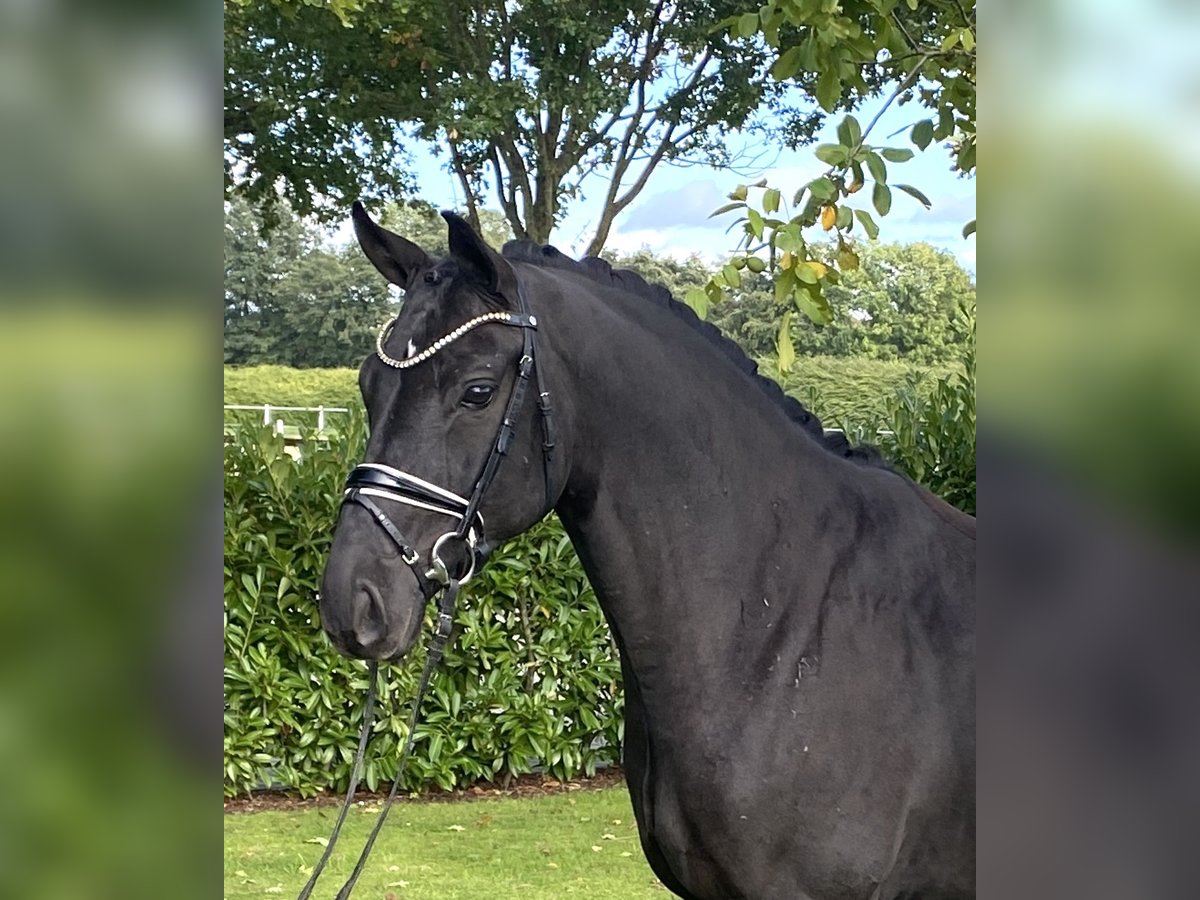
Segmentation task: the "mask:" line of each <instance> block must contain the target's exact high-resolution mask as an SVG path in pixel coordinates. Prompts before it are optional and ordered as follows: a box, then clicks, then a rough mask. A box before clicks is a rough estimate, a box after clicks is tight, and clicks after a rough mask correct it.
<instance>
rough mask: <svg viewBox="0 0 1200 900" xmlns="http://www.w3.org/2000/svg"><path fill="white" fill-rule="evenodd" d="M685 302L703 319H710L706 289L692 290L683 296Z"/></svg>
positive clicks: (695, 288)
mask: <svg viewBox="0 0 1200 900" xmlns="http://www.w3.org/2000/svg"><path fill="white" fill-rule="evenodd" d="M683 302H684V303H686V304H687V305H688V306H690V307H691V308H692V312H694V313H695V314H696V315H697V316H699V317H700V318H701V319H707V318H708V294H706V293H705V292H704V288H698V287H694V288H691V289H690V290H689V291H688V292H687V293H686V294H684V295H683Z"/></svg>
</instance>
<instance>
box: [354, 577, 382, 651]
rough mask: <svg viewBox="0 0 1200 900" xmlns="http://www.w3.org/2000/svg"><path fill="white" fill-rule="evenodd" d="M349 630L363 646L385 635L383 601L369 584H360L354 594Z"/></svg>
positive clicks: (369, 644)
mask: <svg viewBox="0 0 1200 900" xmlns="http://www.w3.org/2000/svg"><path fill="white" fill-rule="evenodd" d="M350 630H351V631H352V632H353V634H354V636H355V639H356V640H357V641H358V643H359V644H361V645H362V646H364V647H368V646H371V645H372V644H375V643H376V642H378V641H380V640H382V639H383V638H384V637H385V636H386V635H387V624H386V622H385V621H384V615H383V601H382V600H381V599H380V597H379V594H378V592H377V591H376V590H375V588H374V587H372V586H371V585H370V584H367V583H363V584H361V585H360V586H359V589H358V590H357V591H356V592H355V594H354V599H353V600H352V601H351V607H350Z"/></svg>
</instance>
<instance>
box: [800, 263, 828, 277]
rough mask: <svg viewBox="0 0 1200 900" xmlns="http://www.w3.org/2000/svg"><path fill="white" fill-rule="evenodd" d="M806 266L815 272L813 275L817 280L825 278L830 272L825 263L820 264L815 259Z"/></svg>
mask: <svg viewBox="0 0 1200 900" xmlns="http://www.w3.org/2000/svg"><path fill="white" fill-rule="evenodd" d="M805 265H806V266H808V267H809V268H810V269H812V270H813V274H814V275H816V276H817V278H824V277H825V273H826V272H828V271H829V266H827V265H825V263H819V262H817V261H816V260H815V259H810V260H808V261H807V262H806V263H805Z"/></svg>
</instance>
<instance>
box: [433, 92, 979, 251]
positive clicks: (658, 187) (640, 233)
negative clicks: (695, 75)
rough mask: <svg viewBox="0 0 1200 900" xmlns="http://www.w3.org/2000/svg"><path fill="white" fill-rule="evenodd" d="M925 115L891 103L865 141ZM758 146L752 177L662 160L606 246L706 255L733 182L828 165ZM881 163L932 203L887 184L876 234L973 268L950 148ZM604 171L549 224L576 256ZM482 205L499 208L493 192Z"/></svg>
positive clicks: (437, 161) (966, 209) (441, 183)
mask: <svg viewBox="0 0 1200 900" xmlns="http://www.w3.org/2000/svg"><path fill="white" fill-rule="evenodd" d="M882 105H883V98H879V99H877V100H875V101H873V102H872V103H870V104H867V105H866V106H865V107H864V108H863V109H861V110H859V111H858V112H857V113H856V116H857V118H858V120H859V122H860V123H861V124H862V125H863V126H864V127H865V126H866V124H867V123H868V122H869V121H870V120H871V118H872V117H873V116H874V115H875V113H876V111H878V109H879V107H880V106H882ZM925 117H926V116H925V115H922V111H921V109H920V107H918V106H917V105H916V104H915V103H914V104H908V105H906V106H896V105H893V106H892V107H890V108H889V109H888V110H887V111H886V112H885V113H884V115H883V117H882V118H881V119H880V120H879V122H878V123H877V124H876V126H875V128H874V130H873V131H872V132H871V135H870V137H869V138H868V142H869V143H873V144H876V145H879V144H883V145H886V146H901V147H911V146H912V145H911V143H910V142H909V141H908V137H907V135H906V134H901V135H897V136H896V137H894V138H891V139H889V138H888V135H890V134H891V133H892V132H895V131H897V130H899V129H906V128H907V127H909V126H911V125H912V124H913V123H914V122H915V121H917V120H919V119H921V118H925ZM840 118H841V117H840V115H839V116H835V117H833V119H832V120H831V122H830V124H828V125H827V126H826V128H825V130H824V131H823V132H822V134H821V135H820V137H819V141H820V142H826V141H836V138H835V137H834V128H835V126H836V122H837V121H838V120H840ZM754 140H756V139H755V138H752V137H743V136H742V135H740V134H737V133H734V134H731V135H730V139H729V144H730V148H731V149H732V150H734V151H738V150H743V149H749V150H751V151H754V152H760V153H761V150H762V148H761V147H747V144H748V143H749V142H750V141H754ZM914 149H915V148H914ZM763 155H764V156H766V158H764V159H762V170H761V172H758V171H756V174H754V175H753V176H750V177H747V176H746V175H745V174H742V175H737V174H734V173H732V172H729V171H721V170H717V169H712V168H708V167H705V166H699V165H689V166H686V167H674V166H668V165H662V166H660V167H659V168H658V169H657V170H655V172H654V174H653V175H651V176H650V180H649V181H648V182H647V184H646V187H645V189H644V190H643V191H642V193H641V194H640V195H639V196H638V197H637V199H635V200H634V201H633V203H631V204H630V206H629V207H628V208H627V209H626V210H625V211H624V212H623V213H622V215H621V216H619V217H618V219H617V222H616V225H615V227H614V229H613V231H612V232H611V234H610V236H609V239H608V242H607V244H606V246H607V247H608V248H609V249H613V250H621V251H633V250H637V249H639V248H641V247H648V248H650V249H651V250H653V251H655V252H656V253H664V254H669V255H672V256H677V257H684V256H688V255H689V254H692V253H698V254H700V255H701V256H703V257H705V258H706V259H710V260H713V259H718V258H720V257H722V256H724V255H726V254H728V253H730V252H732V251H733V250H734V248H735V246H736V243H737V235H736V233H734V232H731V233H730V234H726V233H725V231H726V229H727V228H728V226H729V223H730V222H731V221H732V220H733V219H734V218H736V217H735V216H722V217H719V218H717V219H709V218H708V214H709V213H710V212H712V211H713V210H714V209H716V208H717V207H719V206H721V205H722V204H724V203H726V202H728V201H727V197H726V195H727V194H728V193H729V192H730V191H731V190H733V189H734V187H735V186H736V185H738V184H739V183H742V182H745V181H757V180H758V179H759V178H764V177H765V178H767V179H768V180H769V181H770V183H771V184H772V185H773V186H776V187H779V188H781V189H783V192H784V195H785V197H788V196H790V195H791V193H793V192H794V191H795V189H796V188H798V187H799V186H800V185H801V184H803V183H805V182H807V181H809V180H811V179H812V178H815V177H816V176H817V175H819V174H821V172H822V171H824V170H825V168H826V166H825V165H824V164H823V163H821V162H819V161H818V160H817V159H816V158H815V157H814V156H813V148H812V147H808V148H802V149H800V150H797V151H789V150H783V149H781V150H780V151H779V152H778V154H774V153H771V154H770V155H766V154H763ZM413 157H414V159H413V162H414V167H415V171H416V175H417V183H418V185H419V193H420V196H421V197H422V198H423V199H425V200H428V201H429V202H430V203H433V204H434V205H436V206H440V207H443V208H445V207H461V206H462V205H463V204H462V203H461V202H460V200H461V195H460V192H459V189H458V185H457V181H456V180H455V178H454V177H453V176H452V175H451V174H450V173H449V172H448V171H447V170H446V168H445V156H442V157H441V158H437V157H434V156H433V155H432V154H431V153H429V152H427V151H424V150H420V149H418V150H414V153H413ZM772 157H774V158H773V159H772ZM888 172H889V175H888V180H889V181H891V182H901V183H906V184H912V185H914V186H916V187H917V188H919V189H920V190H921V191H923V192H924V193H925V195H926V196H928V197H929V199H930V200H931V202H932V207H933V208H932V209H930V210H926V209H925V208H924V207H922V206H921V204H919V203H918V202H917V201H916V200H914V199H912V198H911V197H909V196H908V195H906V194H903V193H901V192H899V191H896V192H893V204H892V210H891V212H890V213H889V215H888V216H887V217H886V218H885V219H882V220H880V226H881V231H880V237H881V239H882V240H886V241H898V242H909V241H927V242H929V243H931V244H934V245H936V246H939V247H944V248H946V249H947V250H949V251H950V252H952V253H954V254H955V255H956V256H957V257H958V259H959V261H960V262H961V263H962V264H963V265H964V266H965V267H966V268H968V269H969V270H970V271H972V272H974V270H975V238H974V236H972V237H970V238H968V239H965V240H964V239H963V237H962V227H963V225H964V224H966V223H967V222H969V221H970V220H971V219H973V218H975V180H974V179H973V178H970V179H964V178H959V177H957V176H955V175H954V174H952V173H951V172H950V157H949V154H948V153H947V151H946V150H945V149H944V148H941V147H938V146H936V145H930V147H929V148H928V149H927V150H926V151H925V152H924V153H920V152H918V153H917V154H916V156H915V157H914V158H913V159H911V160H909V161H908V162H906V163H900V164H896V163H890V164H889V169H888ZM603 177H604V176H603V174H598V175H595V176H593V180H591V181H589V182H587V183H585V185H584V192H585V195H586V196H585V198H584V199H581V200H578V201H576V202H574V203H572V204H571V205H570V206H569V207H568V211H567V215H566V216H565V218H564V219H563V221H562V222H561V223H560V224H559V226H558V227H557V228H556V229H555V231H554V234H553V235H552V236H551V242H552V243H553V244H554V245H555V246H557V247H558V248H559V249H560V250H562V251H564V252H569V253H571V254H572V255H575V256H578V255H581V254H582V252H583V250H584V248H585V247H586V245H587V243H588V241H589V239H590V237H591V235H592V233H593V230H594V228H595V223H596V221H597V219H598V218H599V212H600V203H601V197H602V196H603V193H604V191H603V189H602V188H603V185H604V181H603V180H602V179H603ZM485 205H487V206H489V207H492V208H498V204H496V203H495V202H494V200H492V201H490V202H488V203H486V204H485ZM853 205H856V206H860V207H862V208H866V209H870V208H871V207H870V191H869V190H864V191H862V192H861V193H859V194H856V195H855V203H854V204H853ZM876 218H877V219H878V217H876Z"/></svg>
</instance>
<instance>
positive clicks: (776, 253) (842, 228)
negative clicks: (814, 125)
mask: <svg viewBox="0 0 1200 900" xmlns="http://www.w3.org/2000/svg"><path fill="white" fill-rule="evenodd" d="M725 24H726V25H727V26H728V27H729V28H730V29H731V32H732V33H733V34H736V35H739V36H745V35H750V34H761V35H762V37H763V39H764V40H765V41H766V42H767V43H768V44H769V45H770V46H772V47H773V48H774V49H775V51H776V61H775V64H774V65H773V66H772V69H771V75H772V77H773V78H776V79H781V80H795V81H796V82H798V83H801V84H811V85H812V90H813V92H814V95H815V96H816V98H817V100H818V102H819V103H820V104H821V107H822V109H824V110H825V111H827V112H833V111H834V110H835V109H836V108H838V107H839V106H847V105H850V106H854V105H855V104H856V103H857V102H858V101H860V100H861V99H862V98H863V97H865V96H868V95H869V94H870V93H872V92H873V90H874V88H875V87H876V86H877V85H878V84H879V83H880V81H881V80H882V81H885V82H888V83H891V84H893V85H894V87H893V90H892V92H891V94H890V95H889V96H888V98H887V100H886V102H885V103H884V105H883V109H881V110H879V112H877V113H876V115H875V117H874V118H873V119H872V120H871V121H870V122H868V123H867V124H866V126H865V127H864V126H862V125H861V124H860V123H859V121H858V119H857V118H855V117H854V116H853V115H847V116H845V117H844V118H843V119H842V121H841V123H840V124H839V126H838V129H837V138H838V140H837V143H828V144H822V145H820V146H819V147H817V148H816V151H815V155H816V157H817V159H819V160H820V161H821V162H823V163H825V164H826V165H827V166H828V167H829V168H828V169H827V171H826V172H825V173H824V174H822V175H820V176H818V177H817V178H815V179H813V180H812V181H810V182H808V183H807V184H804V185H801V186H799V188H798V189H796V190H795V191H794V192H793V191H792V190H791V189H790V188H789V189H788V190H787V191H786V193H785V191H784V190H782V189H781V188H779V187H774V186H768V185H767V184H766V182H760V183H759V184H757V185H754V186H753V187H754V189H756V190H757V191H761V193H759V194H756V200H755V203H754V204H751V203H750V200H749V191H750V190H751V186H749V185H739V186H738V187H737V188H735V189H734V191H733V192H731V194H730V200H731V201H732V202H731V203H729V204H728V205H726V206H725V207H722V208H721V209H720V210H718V211H717V212H718V213H724V212H732V211H737V212H738V213H739V214H742V218H741V219H739V221H740V222H741V223H742V228H743V233H744V238H743V241H744V247H745V251H746V252H745V254H744V255H743V256H742V257H740V260H741V262H742V264H743V265H745V264H747V263H748V262H749V260H750V258H751V257H753V256H755V255H756V254H758V253H759V252H761V251H766V261H767V266H768V267H769V269H770V270H771V272H772V275H773V281H774V289H775V297H776V300H777V301H778V302H780V303H781V304H783V305H785V306H787V307H792V308H794V309H796V310H797V311H799V312H801V313H802V314H804V315H805V316H807V317H808V318H810V319H812V320H813V321H816V322H824V323H827V322H830V321H832V319H833V309H832V306H831V302H830V299H829V296H828V291H827V289H828V288H829V287H831V286H834V285H836V284H837V283H838V281H839V280H840V278H841V277H842V275H844V274H845V273H847V272H852V271H854V270H855V269H856V268H857V267H858V265H859V262H860V250H859V249H858V248H857V247H856V246H855V244H854V242H853V241H852V240H851V238H850V236H851V233H852V232H853V231H854V228H855V225H856V223H857V225H858V227H859V230H860V232H861V233H863V234H865V235H866V236H867V237H868V238H869V239H870V240H874V239H876V238H877V237H878V234H879V226H878V225H877V224H876V222H875V219H874V217H873V216H872V214H871V212H870V211H869V210H867V209H865V208H862V207H861V206H860V207H858V208H854V204H853V203H852V202H851V200H850V198H851V197H852V196H853V195H855V194H857V193H858V192H859V191H861V190H863V188H864V187H865V186H866V184H867V181H868V179H869V180H870V181H872V182H873V185H872V187H871V191H870V197H871V205H872V206H873V208H874V211H875V212H876V213H877V214H878V215H880V216H886V215H887V214H888V212H889V211H890V210H891V206H892V195H893V190H899V191H903V192H905V193H907V194H909V195H911V196H912V197H914V198H916V199H917V200H918V201H919V202H921V203H922V204H923V205H925V206H926V207H928V206H929V205H930V204H929V200H928V198H926V197H925V195H924V194H923V193H922V192H921V191H920V190H919V189H918V188H915V187H913V186H912V185H907V184H897V183H894V182H891V181H889V172H888V163H902V162H905V161H906V160H908V159H910V158H911V157H912V156H913V150H911V149H909V148H907V147H880V146H873V145H871V144H868V143H867V138H868V137H870V135H871V132H872V129H873V128H874V126H875V123H876V122H878V120H879V117H880V115H882V113H883V110H884V109H886V108H887V107H888V106H890V105H891V104H892V103H895V102H899V103H901V104H904V103H908V102H913V101H917V102H918V103H919V105H920V107H922V109H921V112H920V113H919V114H917V115H915V116H914V122H913V124H912V125H911V126H910V127H909V128H908V138H909V140H910V141H911V143H912V144H913V145H914V146H915V147H916V148H917V149H918V150H922V151H923V150H925V149H926V148H927V147H929V146H930V144H931V143H932V142H934V141H937V142H944V143H945V144H946V145H947V146H948V148H949V150H950V157H951V162H952V166H953V168H954V169H955V170H956V171H959V172H960V173H962V174H964V175H970V174H973V173H974V171H975V146H976V127H975V94H976V88H975V71H976V35H975V5H974V3H967V4H964V3H963V2H961V0H906V2H905V3H904V4H901V3H899V2H898V0H845V2H843V3H839V4H825V3H811V2H800V3H796V2H792V0H767V3H766V4H765V5H763V6H761V7H758V8H757V9H756V10H755V11H753V12H749V11H747V12H745V13H743V14H742V15H740V16H735V17H731V18H730V19H728V20H726V23H725ZM814 79H815V80H814ZM848 95H849V96H851V97H852V98H854V99H853V100H852V101H851V102H850V103H848V102H847V96H848ZM864 196H865V195H864ZM789 197H790V199H791V203H790V205H789V204H788V202H787V198H789ZM856 201H857V198H856ZM818 224H819V225H820V226H821V228H822V229H823V230H824V231H826V232H829V233H832V234H833V236H834V238H835V240H836V252H835V253H834V254H833V255H832V256H831V257H829V258H826V259H820V258H818V257H817V256H816V255H815V254H814V253H813V252H812V250H811V248H810V239H807V238H806V237H805V230H806V229H810V228H814V227H816V226H817V225H818ZM974 230H975V223H974V222H973V221H972V222H969V223H967V224H966V226H965V227H964V229H963V235H964V237H966V236H968V235H970V234H972V233H974ZM740 271H741V268H740V267H738V268H736V269H733V270H729V268H728V267H726V270H724V271H723V272H722V273H719V274H718V275H717V276H716V277H715V278H714V279H713V281H712V282H710V284H708V285H707V286H706V288H705V290H704V292H703V293H701V292H694V293H693V294H692V295H691V296H690V297H689V301H690V302H691V303H692V304H693V305H694V306H696V307H697V308H698V309H705V308H707V306H708V305H709V303H710V302H712V301H716V300H719V299H720V297H721V295H722V293H723V292H724V291H725V290H727V289H729V288H737V287H738V286H739V283H740V279H741V275H740ZM789 323H790V317H789V316H787V315H784V316H782V317H781V324H780V332H779V342H780V344H781V345H782V344H783V343H786V342H788V339H787V332H788V329H789V327H790V325H789ZM787 355H788V353H787V352H781V365H785V367H786V364H785V358H786V357H787Z"/></svg>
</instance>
